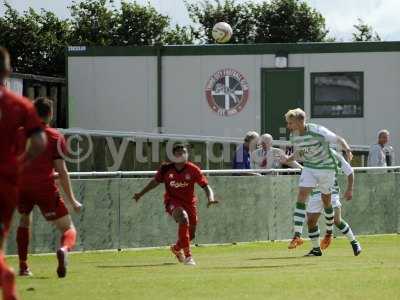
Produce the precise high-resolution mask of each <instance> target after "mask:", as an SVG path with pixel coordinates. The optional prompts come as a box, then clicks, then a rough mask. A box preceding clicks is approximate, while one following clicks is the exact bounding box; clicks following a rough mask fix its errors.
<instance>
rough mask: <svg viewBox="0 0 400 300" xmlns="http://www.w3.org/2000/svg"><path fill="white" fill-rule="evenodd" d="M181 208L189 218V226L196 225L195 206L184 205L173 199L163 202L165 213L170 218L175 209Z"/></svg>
mask: <svg viewBox="0 0 400 300" xmlns="http://www.w3.org/2000/svg"><path fill="white" fill-rule="evenodd" d="M177 207H180V208H183V209H184V210H185V211H186V212H187V214H188V216H189V225H196V224H197V222H198V221H199V219H198V217H197V207H196V205H195V204H186V203H182V201H179V200H175V199H168V200H165V211H166V212H167V213H168V214H170V215H171V216H172V212H173V211H174V209H175V208H177Z"/></svg>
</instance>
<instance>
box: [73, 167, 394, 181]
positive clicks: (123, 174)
mask: <svg viewBox="0 0 400 300" xmlns="http://www.w3.org/2000/svg"><path fill="white" fill-rule="evenodd" d="M353 170H354V171H355V172H365V171H400V166H393V167H354V168H353ZM202 172H203V173H204V174H206V175H232V174H257V173H258V174H274V175H276V174H293V173H299V172H301V169H242V170H238V169H226V170H202ZM155 174H156V171H117V172H70V173H69V175H70V177H71V178H74V179H75V178H76V179H79V178H130V177H136V176H154V175H155Z"/></svg>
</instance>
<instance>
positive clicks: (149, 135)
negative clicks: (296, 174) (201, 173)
mask: <svg viewBox="0 0 400 300" xmlns="http://www.w3.org/2000/svg"><path fill="white" fill-rule="evenodd" d="M59 130H60V131H61V132H62V133H63V134H67V135H89V136H98V137H116V138H127V137H130V138H139V139H150V140H173V141H174V140H176V141H182V140H187V141H193V142H205V143H206V142H214V143H215V142H219V143H232V144H241V143H243V138H237V137H221V136H202V135H189V134H170V133H154V132H140V131H107V130H90V129H82V128H69V129H59ZM273 145H274V146H275V147H281V146H283V147H284V146H290V144H289V142H288V141H284V140H274V141H273ZM351 148H352V149H353V150H355V151H364V152H367V151H368V150H369V146H365V145H351Z"/></svg>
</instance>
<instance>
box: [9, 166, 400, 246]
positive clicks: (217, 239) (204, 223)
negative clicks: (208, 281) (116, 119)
mask: <svg viewBox="0 0 400 300" xmlns="http://www.w3.org/2000/svg"><path fill="white" fill-rule="evenodd" d="M299 171H300V170H299V169H274V170H204V173H206V174H207V175H210V176H209V182H210V185H211V186H212V187H213V190H214V192H215V195H216V196H217V197H218V198H219V200H220V203H219V205H218V206H217V207H215V209H214V208H212V209H207V208H206V199H205V195H204V192H203V191H201V189H200V188H199V187H196V190H197V195H198V197H199V203H198V210H199V216H200V223H199V226H198V234H197V237H196V241H195V242H196V243H200V244H208V243H229V242H244V241H257V240H277V239H287V238H290V237H291V233H292V219H293V209H294V203H295V201H296V200H295V199H296V194H297V190H298V177H299V176H298V175H293V172H295V173H296V172H297V173H298V172H299ZM355 171H356V172H357V173H358V174H357V176H356V183H355V186H354V194H353V200H352V201H343V203H342V205H343V216H344V218H345V219H346V220H347V221H349V222H350V224H351V226H352V228H353V231H354V232H355V233H356V234H377V233H395V232H400V210H399V209H398V208H399V207H400V196H399V195H400V167H399V166H398V167H389V168H355ZM254 172H259V173H264V174H268V173H269V172H273V173H272V174H273V175H271V176H268V175H267V176H225V175H232V174H244V173H254ZM376 172H379V173H376ZM154 173H155V172H154V171H151V172H149V171H145V172H144V171H136V172H84V173H71V177H72V178H74V179H73V180H72V184H73V188H74V191H75V194H76V197H77V199H79V200H80V201H81V202H82V203H83V208H82V213H81V214H74V213H72V214H71V215H72V217H73V220H74V223H75V225H76V227H77V229H78V232H79V235H78V243H77V247H76V250H95V249H120V248H134V247H149V246H162V245H167V244H168V243H170V242H171V241H174V240H175V239H176V224H175V222H174V221H173V220H172V219H171V218H170V217H169V216H168V215H167V214H166V213H165V209H164V205H163V204H162V199H163V193H164V188H162V187H159V188H157V189H154V190H153V191H151V192H149V193H148V194H146V196H145V197H144V198H143V199H142V200H141V201H139V202H138V203H135V202H134V201H133V200H132V195H133V194H134V193H137V192H138V191H140V190H141V189H142V188H143V187H144V186H145V185H146V184H147V183H148V181H149V179H148V178H140V176H153V175H154ZM285 173H286V175H285V176H283V174H285ZM276 174H279V175H282V176H276ZM219 175H221V176H219ZM129 177H133V178H129ZM338 181H339V184H340V185H341V186H344V185H345V184H346V178H345V176H344V175H340V176H339V178H338ZM17 219H18V218H15V219H14V226H13V230H12V232H11V237H10V241H13V240H14V239H15V234H16V228H17V223H18V220H17ZM321 223H322V224H320V225H321V228H322V229H323V228H324V225H323V223H324V222H323V219H322V222H321ZM32 228H33V230H32V232H33V235H32V243H31V249H32V251H33V252H34V253H41V252H52V251H54V249H56V247H57V245H58V242H59V235H58V232H57V231H56V230H55V229H54V228H53V227H52V226H49V224H48V223H46V221H45V220H44V218H43V217H42V215H41V213H40V211H39V210H38V209H37V208H35V210H34V214H33V225H32ZM8 253H10V254H11V253H16V245H15V243H13V242H10V243H8Z"/></svg>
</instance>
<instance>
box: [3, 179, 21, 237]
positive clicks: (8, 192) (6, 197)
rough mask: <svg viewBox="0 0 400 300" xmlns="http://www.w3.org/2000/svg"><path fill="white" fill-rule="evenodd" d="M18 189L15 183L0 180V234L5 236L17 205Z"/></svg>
mask: <svg viewBox="0 0 400 300" xmlns="http://www.w3.org/2000/svg"><path fill="white" fill-rule="evenodd" d="M17 192H18V189H17V186H16V185H15V184H12V183H9V182H7V181H4V180H0V235H1V236H3V237H6V236H7V234H8V231H9V230H10V225H11V221H12V216H13V213H14V210H15V207H16V205H17V198H18V193H17Z"/></svg>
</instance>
